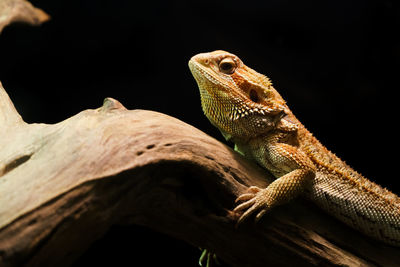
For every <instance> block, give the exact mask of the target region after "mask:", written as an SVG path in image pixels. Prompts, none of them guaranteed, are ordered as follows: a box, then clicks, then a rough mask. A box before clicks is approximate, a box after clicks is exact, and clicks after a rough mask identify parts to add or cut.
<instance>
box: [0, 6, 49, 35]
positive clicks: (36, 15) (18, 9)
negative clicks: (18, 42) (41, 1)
mask: <svg viewBox="0 0 400 267" xmlns="http://www.w3.org/2000/svg"><path fill="white" fill-rule="evenodd" d="M49 19H50V16H49V15H48V14H46V13H45V12H44V11H43V10H41V9H39V8H36V7H34V6H32V4H31V3H29V2H28V1H26V0H0V33H1V32H2V30H3V28H4V27H5V26H7V25H8V24H10V23H12V22H23V23H29V24H31V25H40V24H42V23H43V22H45V21H47V20H49Z"/></svg>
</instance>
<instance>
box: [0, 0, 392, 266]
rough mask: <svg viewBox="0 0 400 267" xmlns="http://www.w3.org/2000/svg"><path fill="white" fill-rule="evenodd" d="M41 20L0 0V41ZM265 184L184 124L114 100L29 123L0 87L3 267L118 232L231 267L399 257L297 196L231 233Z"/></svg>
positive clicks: (16, 0)
mask: <svg viewBox="0 0 400 267" xmlns="http://www.w3.org/2000/svg"><path fill="white" fill-rule="evenodd" d="M46 18H47V15H45V13H43V12H42V11H40V10H38V9H35V8H33V7H32V6H31V5H30V4H29V3H27V2H25V1H21V0H0V32H1V30H2V28H3V27H4V26H5V25H6V24H8V23H9V22H11V21H17V20H19V21H26V22H30V23H39V22H41V21H43V20H45V19H46ZM271 179H272V176H271V175H269V174H268V173H267V172H266V171H265V170H262V169H261V168H259V167H258V166H256V165H255V164H253V163H251V162H248V161H247V160H245V159H244V158H242V157H241V156H239V155H238V154H237V153H235V152H234V151H232V150H231V149H230V148H229V147H227V146H226V145H224V144H221V143H220V142H218V141H216V140H215V139H213V138H211V137H209V136H207V135H206V134H204V133H202V132H201V131H199V130H197V129H195V128H193V127H192V126H190V125H187V124H185V123H183V122H181V121H179V120H177V119H174V118H172V117H169V116H166V115H163V114H160V113H157V112H152V111H144V110H126V109H125V108H124V107H123V106H122V105H121V104H120V103H119V102H118V101H116V100H113V99H110V98H108V99H106V100H105V102H104V104H103V106H102V107H101V108H98V109H95V110H86V111H83V112H81V113H79V114H77V115H76V116H73V117H71V118H69V119H67V120H65V121H63V122H60V123H58V124H54V125H46V124H27V123H25V122H24V121H23V120H22V118H21V116H20V115H19V114H18V113H17V111H16V110H15V108H14V105H13V104H12V102H11V100H10V99H9V97H8V95H7V94H6V92H5V91H4V89H3V88H2V86H1V84H0V266H21V265H22V266H67V265H70V264H71V263H72V262H74V260H76V259H77V258H78V257H79V256H80V255H81V254H82V253H83V252H84V251H85V250H86V249H87V248H88V247H89V246H90V244H91V243H92V242H93V241H95V240H96V239H98V238H100V237H101V236H102V235H103V234H104V233H105V232H106V231H107V229H109V228H110V226H111V225H113V224H117V223H123V224H138V225H145V226H147V227H150V228H152V229H154V230H156V231H160V232H163V233H166V234H169V235H171V236H174V237H176V238H179V239H182V240H184V241H186V242H188V243H190V244H192V245H194V246H198V247H203V248H208V249H209V250H212V251H214V252H215V253H217V254H218V256H219V257H220V258H222V259H223V260H224V261H226V262H227V263H229V264H231V265H232V266H292V265H296V266H309V265H318V266H319V265H328V266H368V265H371V266H398V263H399V262H400V251H399V249H398V248H393V247H390V246H386V245H384V244H381V243H378V242H376V241H373V240H370V239H368V238H366V237H364V236H362V235H361V234H359V233H358V232H356V231H354V230H352V229H349V228H348V227H346V226H345V225H343V224H342V223H340V222H338V221H336V220H335V219H334V218H332V217H330V216H329V215H327V214H325V213H323V212H322V211H321V210H319V209H317V208H316V207H315V206H314V205H313V204H312V203H309V202H307V201H305V200H302V199H298V200H297V201H293V202H292V203H290V204H287V205H285V206H282V207H277V208H275V210H273V211H272V212H270V213H269V214H267V215H266V216H264V218H263V219H262V220H261V221H260V223H258V224H254V223H253V222H251V221H249V222H247V223H246V224H244V225H242V226H241V227H240V228H239V229H235V227H234V226H235V220H236V218H237V215H236V214H233V213H232V212H231V210H232V208H233V207H234V199H235V198H236V197H237V196H239V195H240V194H241V193H243V192H244V191H245V190H246V188H247V187H248V186H250V185H257V186H260V187H263V186H267V184H268V181H270V180H271ZM177 257H179V254H177Z"/></svg>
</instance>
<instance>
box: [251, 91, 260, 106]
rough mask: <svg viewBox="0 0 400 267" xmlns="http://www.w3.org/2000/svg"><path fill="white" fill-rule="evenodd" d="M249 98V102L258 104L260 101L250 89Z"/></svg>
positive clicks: (255, 92)
mask: <svg viewBox="0 0 400 267" xmlns="http://www.w3.org/2000/svg"><path fill="white" fill-rule="evenodd" d="M249 97H250V100H251V101H253V102H256V103H258V101H259V100H260V99H259V98H258V94H257V91H256V90H254V89H251V90H250V93H249Z"/></svg>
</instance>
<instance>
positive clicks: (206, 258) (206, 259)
mask: <svg viewBox="0 0 400 267" xmlns="http://www.w3.org/2000/svg"><path fill="white" fill-rule="evenodd" d="M213 262H215V263H216V264H218V265H219V262H218V260H217V255H216V254H215V253H212V252H210V251H208V250H207V249H203V252H202V253H201V256H200V259H199V265H200V266H205V267H211V266H212V265H213ZM204 263H206V265H203V264H204Z"/></svg>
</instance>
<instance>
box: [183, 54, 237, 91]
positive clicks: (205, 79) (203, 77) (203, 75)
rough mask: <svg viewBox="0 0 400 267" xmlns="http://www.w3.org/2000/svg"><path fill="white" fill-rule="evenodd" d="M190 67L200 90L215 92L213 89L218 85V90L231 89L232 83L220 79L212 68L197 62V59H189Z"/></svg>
mask: <svg viewBox="0 0 400 267" xmlns="http://www.w3.org/2000/svg"><path fill="white" fill-rule="evenodd" d="M189 69H190V71H191V72H192V74H193V77H194V78H195V80H196V82H197V84H198V85H199V88H200V90H204V89H206V90H207V91H208V93H213V91H214V92H215V90H213V89H212V87H214V86H216V87H218V91H225V92H228V91H229V88H230V86H231V85H229V84H228V83H226V82H224V81H223V80H221V79H218V75H217V74H215V73H214V72H213V71H212V70H208V69H207V68H205V67H203V65H202V64H201V63H199V62H197V61H196V59H194V58H191V59H190V60H189ZM210 85H212V86H210Z"/></svg>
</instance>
